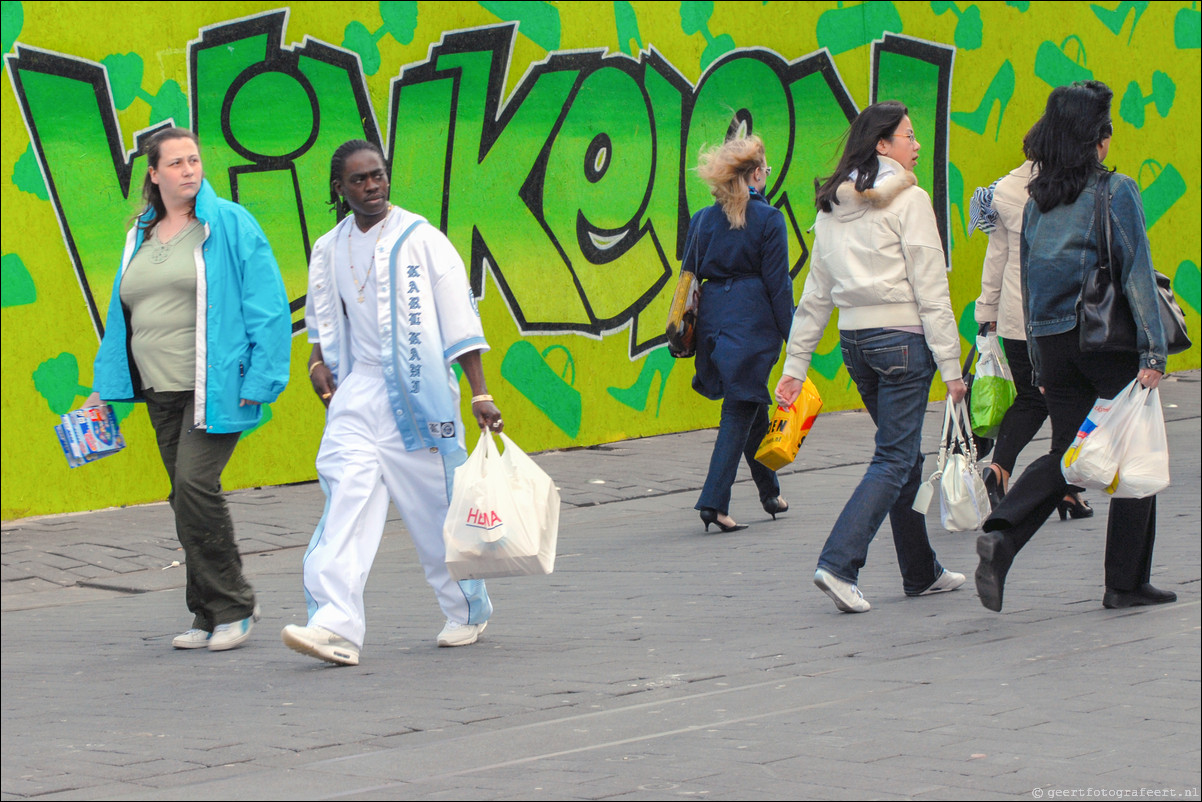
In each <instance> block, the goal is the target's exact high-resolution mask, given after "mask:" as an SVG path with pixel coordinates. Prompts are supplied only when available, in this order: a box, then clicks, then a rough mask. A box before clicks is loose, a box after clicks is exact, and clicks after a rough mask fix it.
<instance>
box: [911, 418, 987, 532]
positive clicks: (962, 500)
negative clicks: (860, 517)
mask: <svg viewBox="0 0 1202 802" xmlns="http://www.w3.org/2000/svg"><path fill="white" fill-rule="evenodd" d="M969 432H971V428H970V425H969V422H968V407H967V405H966V404H965V403H964V402H963V401H961V402H960V403H959V404H953V403H952V401H951V399H950V398H949V399H948V401H947V407H946V410H945V412H944V416H943V439H942V442H941V443H940V446H939V462H938V465H937V466H936V468H935V472H934V473H932V474H931V477H930V478H929V479H927V481H926V482H924V483H923V484H922V486H921V487H920V488H919V489H918V493H917V494H916V495H915V497H914V509H915V510H916V511H918V512H921V513H923V514H924V515H925V514H926V511H927V508H928V507H930V505H931V498H932V496H933V495H934V490H935V482H939V517H940V520H942V522H943V528H944V529H946V530H947V531H949V532H971V531H974V530H976V529H980V528H981V524H983V523H985V519H986V518H988V517H989V512H990V509H989V496H988V494H987V493H986V492H985V482H984V480H983V479H981V474H980V473H978V472H977V450H976V446H975V445H974V444H973V440H972V436H971V435H970V434H969Z"/></svg>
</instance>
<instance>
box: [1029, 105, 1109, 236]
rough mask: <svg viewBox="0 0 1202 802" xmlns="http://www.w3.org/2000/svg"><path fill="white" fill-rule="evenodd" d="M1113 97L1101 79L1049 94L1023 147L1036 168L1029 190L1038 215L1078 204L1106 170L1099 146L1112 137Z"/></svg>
mask: <svg viewBox="0 0 1202 802" xmlns="http://www.w3.org/2000/svg"><path fill="white" fill-rule="evenodd" d="M1113 97H1114V93H1113V92H1111V91H1110V87H1108V86H1107V85H1106V84H1104V83H1102V82H1101V81H1078V82H1077V83H1075V84H1073V85H1071V86H1058V87H1056V88H1055V89H1053V90H1052V94H1051V95H1049V96H1048V105H1047V108H1046V109H1044V112H1043V116H1042V117H1040V118H1039V122H1037V123H1036V124H1035V126H1034V127H1033V128H1032V129H1031V131H1030V133H1029V134H1028V135H1027V139H1026V140H1025V141H1024V143H1023V147H1024V149H1025V150H1026V153H1027V157H1028V158H1029V159H1031V160H1032V161H1033V162H1035V166H1036V168H1037V169H1038V174H1037V175H1036V176H1035V178H1033V179H1032V180H1031V183H1030V184H1029V185H1028V186H1027V191H1028V192H1030V193H1031V197H1032V198H1033V199H1034V200H1035V203H1036V204H1037V205H1038V206H1039V210H1040V211H1041V212H1045V213H1046V212H1049V211H1051V210H1052V209H1055V208H1056V207H1057V206H1060V205H1061V204H1064V203H1072V202H1073V201H1075V200H1077V196H1079V195H1080V194H1081V190H1083V189H1085V186H1086V184H1088V183H1089V179H1090V177H1091V176H1093V175H1095V174H1097V173H1099V172H1104V171H1105V170H1106V168H1105V167H1103V166H1102V163H1101V162H1100V161H1098V145H1099V144H1101V143H1102V142H1103V141H1104V140H1106V139H1108V138H1109V137H1110V135H1111V134H1112V133H1114V126H1113V125H1112V124H1111V122H1110V101H1111V99H1112V98H1113Z"/></svg>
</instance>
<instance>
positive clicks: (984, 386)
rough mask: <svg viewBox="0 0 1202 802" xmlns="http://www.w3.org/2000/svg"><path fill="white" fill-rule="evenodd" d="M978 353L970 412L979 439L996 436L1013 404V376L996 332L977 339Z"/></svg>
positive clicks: (973, 427)
mask: <svg viewBox="0 0 1202 802" xmlns="http://www.w3.org/2000/svg"><path fill="white" fill-rule="evenodd" d="M977 352H978V353H979V354H980V357H979V358H978V359H977V371H976V377H975V378H974V379H973V382H972V401H971V408H970V410H969V414H970V418H971V420H972V430H973V433H975V434H976V435H978V436H980V437H996V436H997V432H998V429H999V428H1000V427H1001V425H1002V418H1004V417H1006V410H1008V409H1010V405H1011V404H1013V403H1014V396H1015V395H1016V391H1015V389H1014V377H1013V376H1012V375H1011V374H1010V365H1009V364H1008V363H1007V362H1006V355H1005V353H1004V352H1003V351H1002V344H1001V342H1000V341H999V340H998V336H997V333H996V332H989V333H988V334H984V335H978V336H977Z"/></svg>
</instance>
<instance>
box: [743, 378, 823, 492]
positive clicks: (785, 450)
mask: <svg viewBox="0 0 1202 802" xmlns="http://www.w3.org/2000/svg"><path fill="white" fill-rule="evenodd" d="M820 409H822V396H821V395H819V394H818V388H817V387H815V386H814V383H813V382H812V381H810V380H809V379H808V378H807V379H806V380H805V384H803V385H802V387H801V395H799V396H798V397H797V400H796V401H794V402H793V404H792V406H790V407H788V408H785V407H782V406H778V407H777V408H776V411H775V412H774V413H772V422H771V423H770V424H768V434H766V435H764V439H763V441H762V442H761V443H760V447H759V450H758V451H756V452H755V458H756V459H757V460H758V461H759V462H761V463H762V464H763V465H765V466H766V467H768V468H770V469H772V470H774V471H779V470H780V469H781V468H783V467H785V466H786V465H788V464H789V463H790V462H792V461H793V460H794V459H796V458H797V451H798V449H800V448H801V444H802V442H803V441H805V439H806V435H808V434H809V433H810V429H811V428H813V426H814V419H815V418H816V417H818V410H820Z"/></svg>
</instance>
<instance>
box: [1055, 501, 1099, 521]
mask: <svg viewBox="0 0 1202 802" xmlns="http://www.w3.org/2000/svg"><path fill="white" fill-rule="evenodd" d="M1070 498H1071V500H1070V499H1069V498H1064V499H1061V500H1060V503H1059V504H1057V505H1056V511H1057V512H1059V513H1060V520H1062V521H1063V520H1064V519H1065V518H1067V517H1069V516H1070V515H1071V516H1072V517H1073V520H1074V521H1075V520H1077V519H1078V518H1089V517H1091V516H1092V515H1093V507H1091V506H1089V503H1088V502H1087V501H1085V499H1083V498H1081V497H1080V496H1077V495H1073V496H1071V497H1070Z"/></svg>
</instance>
